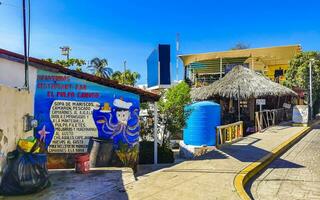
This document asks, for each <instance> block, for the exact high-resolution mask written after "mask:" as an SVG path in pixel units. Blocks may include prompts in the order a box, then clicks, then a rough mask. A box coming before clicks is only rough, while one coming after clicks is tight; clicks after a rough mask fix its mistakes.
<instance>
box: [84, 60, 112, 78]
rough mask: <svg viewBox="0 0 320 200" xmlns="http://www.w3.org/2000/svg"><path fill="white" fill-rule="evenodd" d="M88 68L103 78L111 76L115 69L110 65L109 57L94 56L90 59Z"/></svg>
mask: <svg viewBox="0 0 320 200" xmlns="http://www.w3.org/2000/svg"><path fill="white" fill-rule="evenodd" d="M88 68H89V69H90V70H91V71H92V72H93V73H94V75H96V76H99V77H101V78H110V77H111V75H112V73H113V70H112V69H111V68H110V67H108V61H107V59H100V58H93V59H92V60H91V61H90V65H89V66H88Z"/></svg>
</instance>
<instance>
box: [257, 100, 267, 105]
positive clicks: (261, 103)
mask: <svg viewBox="0 0 320 200" xmlns="http://www.w3.org/2000/svg"><path fill="white" fill-rule="evenodd" d="M256 104H257V105H261V106H264V105H266V99H256Z"/></svg>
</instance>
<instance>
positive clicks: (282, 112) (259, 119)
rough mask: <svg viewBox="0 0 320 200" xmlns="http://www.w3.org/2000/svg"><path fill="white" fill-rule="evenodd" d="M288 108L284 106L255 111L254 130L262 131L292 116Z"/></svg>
mask: <svg viewBox="0 0 320 200" xmlns="http://www.w3.org/2000/svg"><path fill="white" fill-rule="evenodd" d="M290 113H291V112H290V110H289V109H286V108H279V109H272V110H263V111H258V112H256V113H255V128H256V131H259V132H262V131H263V130H265V129H266V128H268V127H270V126H274V125H277V124H279V123H281V122H283V121H287V120H290V119H291V118H292V116H291V114H290Z"/></svg>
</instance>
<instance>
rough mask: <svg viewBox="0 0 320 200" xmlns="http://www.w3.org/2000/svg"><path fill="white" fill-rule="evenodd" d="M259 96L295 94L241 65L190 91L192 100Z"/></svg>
mask: <svg viewBox="0 0 320 200" xmlns="http://www.w3.org/2000/svg"><path fill="white" fill-rule="evenodd" d="M239 90H240V99H249V98H260V97H265V96H296V95H297V94H296V93H295V92H294V91H293V90H291V89H289V88H287V87H285V86H282V85H280V84H278V83H275V82H273V81H271V80H269V79H268V78H266V77H265V76H263V75H262V74H259V73H257V72H255V71H253V70H251V69H248V68H245V67H243V66H241V65H238V66H236V67H234V68H233V69H232V70H231V71H230V72H229V73H228V74H226V76H224V77H223V78H222V79H220V80H218V81H215V82H214V83H212V84H210V85H208V86H204V87H200V88H195V89H193V90H192V91H191V98H192V99H193V100H207V99H211V98H212V97H214V96H220V97H225V98H233V99H237V98H238V96H239Z"/></svg>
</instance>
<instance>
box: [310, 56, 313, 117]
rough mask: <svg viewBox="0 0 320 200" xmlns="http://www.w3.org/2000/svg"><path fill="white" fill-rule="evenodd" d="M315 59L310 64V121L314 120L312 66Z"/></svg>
mask: <svg viewBox="0 0 320 200" xmlns="http://www.w3.org/2000/svg"><path fill="white" fill-rule="evenodd" d="M313 62H314V59H313V58H312V59H310V62H309V106H310V120H312V118H313V116H312V115H313V106H312V64H313Z"/></svg>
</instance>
